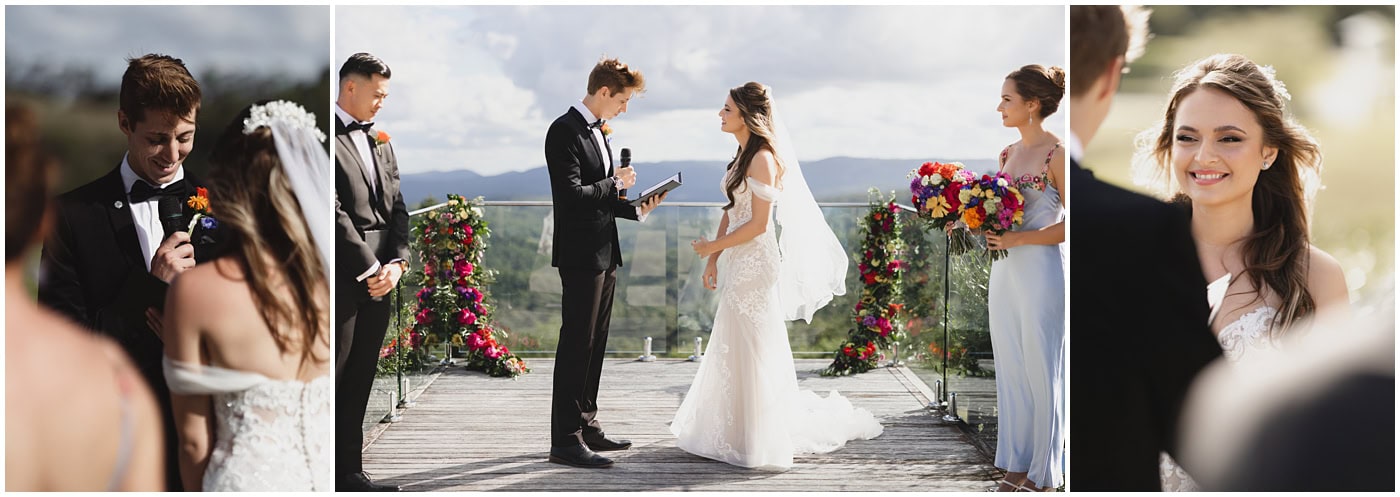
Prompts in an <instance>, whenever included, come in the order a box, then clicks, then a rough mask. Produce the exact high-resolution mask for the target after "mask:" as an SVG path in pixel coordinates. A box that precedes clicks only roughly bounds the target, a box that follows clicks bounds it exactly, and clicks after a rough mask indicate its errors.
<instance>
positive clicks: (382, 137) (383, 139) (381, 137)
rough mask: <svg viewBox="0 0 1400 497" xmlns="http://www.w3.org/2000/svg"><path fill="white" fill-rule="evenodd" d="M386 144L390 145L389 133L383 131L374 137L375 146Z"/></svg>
mask: <svg viewBox="0 0 1400 497" xmlns="http://www.w3.org/2000/svg"><path fill="white" fill-rule="evenodd" d="M385 143H389V133H385V132H384V131H383V130H380V131H379V133H376V134H375V135H374V144H375V145H383V144H385Z"/></svg>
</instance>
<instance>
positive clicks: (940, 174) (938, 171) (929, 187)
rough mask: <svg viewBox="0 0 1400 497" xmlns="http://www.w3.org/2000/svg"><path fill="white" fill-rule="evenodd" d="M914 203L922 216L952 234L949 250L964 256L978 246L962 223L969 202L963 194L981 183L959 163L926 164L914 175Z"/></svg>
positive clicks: (911, 185)
mask: <svg viewBox="0 0 1400 497" xmlns="http://www.w3.org/2000/svg"><path fill="white" fill-rule="evenodd" d="M909 176H910V177H911V178H913V180H912V181H910V182H909V191H910V193H912V198H911V199H910V202H911V203H913V204H914V208H915V209H917V210H918V211H919V216H920V217H923V218H924V219H926V220H927V221H928V222H929V223H930V224H932V225H933V226H934V227H936V228H938V229H940V230H943V231H945V232H947V233H948V250H950V251H952V253H954V254H962V253H964V252H967V251H968V250H971V249H972V248H973V247H975V246H976V244H975V243H974V242H973V241H972V234H971V233H970V232H968V230H966V229H959V228H962V227H963V226H962V225H961V224H959V223H960V221H961V220H962V215H963V207H964V205H965V204H966V203H967V201H966V200H965V199H964V198H963V197H962V196H961V192H962V191H963V190H964V189H966V188H968V187H969V186H970V185H972V184H974V183H976V182H977V177H976V176H975V175H973V174H972V172H971V171H968V170H967V169H966V168H965V167H964V166H963V165H962V164H961V163H958V162H948V163H943V162H925V163H923V165H921V166H919V168H918V169H915V170H913V171H910V173H909Z"/></svg>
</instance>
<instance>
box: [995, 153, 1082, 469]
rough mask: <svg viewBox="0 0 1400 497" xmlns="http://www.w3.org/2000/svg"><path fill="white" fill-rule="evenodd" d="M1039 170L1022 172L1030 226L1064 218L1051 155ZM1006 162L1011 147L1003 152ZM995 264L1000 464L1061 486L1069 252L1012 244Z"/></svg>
mask: <svg viewBox="0 0 1400 497" xmlns="http://www.w3.org/2000/svg"><path fill="white" fill-rule="evenodd" d="M1058 148H1059V146H1058V145H1057V146H1056V147H1055V149H1052V150H1051V151H1050V155H1048V156H1047V157H1046V159H1045V165H1044V166H1043V168H1042V170H1041V173H1040V176H1039V177H1033V176H1030V175H1027V176H1023V177H1022V178H1018V179H1017V181H1016V182H1017V184H1018V186H1019V188H1020V190H1021V195H1022V196H1023V197H1025V201H1026V204H1025V212H1024V217H1023V222H1022V224H1021V226H1020V227H1019V228H1018V229H1017V231H1031V230H1038V229H1041V228H1044V227H1046V226H1050V225H1052V224H1055V223H1058V222H1060V221H1061V220H1063V219H1064V208H1063V206H1062V205H1061V203H1060V192H1059V191H1058V190H1056V189H1055V187H1054V186H1053V185H1051V183H1050V181H1048V179H1049V175H1048V170H1049V167H1050V159H1051V158H1052V157H1054V153H1055V150H1056V149H1058ZM1001 162H1002V165H1003V166H1005V162H1006V152H1002V160H1001ZM1008 252H1009V254H1010V255H1008V256H1007V257H1006V258H1004V259H1002V260H999V261H996V262H995V263H993V264H992V275H991V280H990V282H989V284H988V286H989V288H988V304H987V311H988V313H989V318H990V319H989V321H990V325H991V335H992V351H993V354H994V355H995V357H996V383H997V418H998V419H997V453H996V461H995V464H996V466H997V467H998V468H1002V469H1005V470H1007V471H1009V472H1026V473H1028V477H1029V478H1030V480H1031V481H1032V482H1034V483H1035V484H1036V485H1037V486H1039V487H1042V488H1044V487H1050V488H1054V487H1058V486H1060V485H1061V484H1062V483H1063V473H1062V471H1063V470H1064V421H1065V418H1064V406H1065V397H1064V387H1065V382H1064V377H1065V360H1064V352H1065V269H1064V267H1065V266H1064V261H1065V251H1064V244H1063V243H1060V244H1056V245H1022V246H1019V247H1013V248H1011V249H1010V250H1009V251H1008Z"/></svg>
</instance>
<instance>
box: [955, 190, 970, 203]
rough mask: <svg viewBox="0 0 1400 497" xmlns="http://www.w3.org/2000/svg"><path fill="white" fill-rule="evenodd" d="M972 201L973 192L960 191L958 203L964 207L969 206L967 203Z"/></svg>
mask: <svg viewBox="0 0 1400 497" xmlns="http://www.w3.org/2000/svg"><path fill="white" fill-rule="evenodd" d="M970 200H972V190H959V191H958V202H959V203H961V204H963V205H967V202H968V201H970Z"/></svg>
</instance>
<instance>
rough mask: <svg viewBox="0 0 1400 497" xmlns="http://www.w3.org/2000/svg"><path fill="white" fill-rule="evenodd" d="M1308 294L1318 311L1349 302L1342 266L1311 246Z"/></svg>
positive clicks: (1334, 259)
mask: <svg viewBox="0 0 1400 497" xmlns="http://www.w3.org/2000/svg"><path fill="white" fill-rule="evenodd" d="M1308 293H1311V294H1312V297H1313V302H1315V303H1316V304H1317V308H1318V309H1324V308H1327V307H1331V306H1334V305H1348V304H1349V302H1350V299H1349V297H1348V296H1347V280H1346V273H1345V272H1343V271H1342V264H1341V263H1339V262H1337V259H1336V258H1335V257H1332V254H1328V253H1327V252H1326V251H1324V250H1322V249H1320V248H1317V247H1316V246H1312V245H1309V246H1308Z"/></svg>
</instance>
